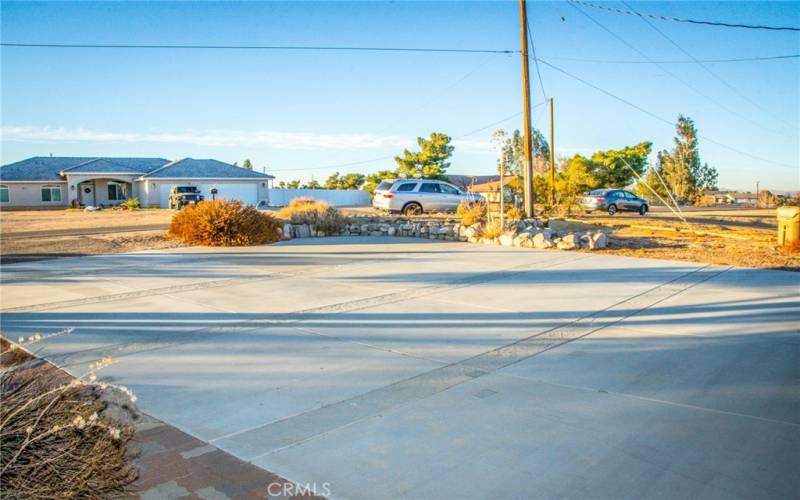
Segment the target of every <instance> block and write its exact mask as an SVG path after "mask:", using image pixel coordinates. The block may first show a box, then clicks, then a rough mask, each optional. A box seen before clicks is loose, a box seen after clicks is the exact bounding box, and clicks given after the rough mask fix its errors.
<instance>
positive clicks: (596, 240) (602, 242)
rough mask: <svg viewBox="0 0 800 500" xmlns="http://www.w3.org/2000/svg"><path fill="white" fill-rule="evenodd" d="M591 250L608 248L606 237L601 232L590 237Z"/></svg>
mask: <svg viewBox="0 0 800 500" xmlns="http://www.w3.org/2000/svg"><path fill="white" fill-rule="evenodd" d="M592 246H593V248H605V247H607V246H608V236H606V233H604V232H602V231H597V232H596V233H594V235H593V236H592Z"/></svg>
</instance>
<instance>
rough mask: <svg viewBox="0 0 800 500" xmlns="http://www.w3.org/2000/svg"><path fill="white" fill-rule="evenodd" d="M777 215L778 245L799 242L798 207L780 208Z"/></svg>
mask: <svg viewBox="0 0 800 500" xmlns="http://www.w3.org/2000/svg"><path fill="white" fill-rule="evenodd" d="M777 213H778V245H796V244H797V242H798V241H800V207H781V208H779V209H778V210H777Z"/></svg>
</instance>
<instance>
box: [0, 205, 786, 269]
mask: <svg viewBox="0 0 800 500" xmlns="http://www.w3.org/2000/svg"><path fill="white" fill-rule="evenodd" d="M342 212H343V213H344V214H345V215H349V216H378V215H382V214H381V213H380V212H378V211H376V210H375V209H373V208H372V207H357V208H344V209H342ZM173 215H174V211H172V210H159V209H147V210H136V211H115V210H104V211H101V212H81V211H69V210H57V211H56V210H47V211H45V210H40V211H34V210H30V211H11V212H0V236H2V238H0V262H2V263H4V264H8V263H13V262H24V261H31V260H40V259H43V258H58V257H71V256H81V255H97V254H109V253H120V252H133V251H138V250H148V249H162V248H173V247H177V246H180V245H179V244H177V243H175V242H173V241H171V240H169V239H167V237H166V235H165V230H166V228H167V226H168V224H169V221H170V220H171V218H172V216H173ZM684 216H685V218H686V219H687V220H688V224H686V223H684V222H683V221H681V220H680V219H679V218H678V217H676V216H675V215H673V214H672V213H671V212H669V211H668V210H666V209H663V208H655V209H654V210H653V212H651V213H649V214H647V216H644V217H642V216H640V215H638V214H627V213H621V214H617V215H616V216H614V217H610V216H608V215H607V214H591V215H583V216H579V217H578V216H576V217H571V218H568V220H570V221H571V222H572V223H573V224H574V225H575V226H574V227H575V229H576V230H580V229H585V228H593V227H596V228H603V229H605V230H609V231H611V232H612V236H611V238H610V240H609V247H608V248H607V249H605V250H603V251H604V252H607V253H612V254H619V255H628V256H632V257H645V258H655V259H666V260H685V261H691V262H704V263H709V264H722V265H735V266H745V267H759V268H767V269H783V270H791V271H800V252H797V251H794V252H790V251H788V250H787V249H784V248H778V247H777V245H776V241H775V237H776V226H777V222H776V219H775V211H774V210H772V209H746V210H737V209H723V210H720V209H698V208H692V207H689V208H685V209H684ZM425 217H430V216H429V215H426V216H425ZM159 226H162V227H163V229H160V228H159ZM93 231H101V232H102V234H88V233H90V232H93ZM34 232H38V233H39V234H36V233H34ZM48 232H49V234H48ZM69 233H75V234H69Z"/></svg>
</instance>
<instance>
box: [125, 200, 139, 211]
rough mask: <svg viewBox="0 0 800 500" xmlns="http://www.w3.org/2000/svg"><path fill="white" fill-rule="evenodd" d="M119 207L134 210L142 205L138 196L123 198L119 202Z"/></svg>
mask: <svg viewBox="0 0 800 500" xmlns="http://www.w3.org/2000/svg"><path fill="white" fill-rule="evenodd" d="M120 207H122V208H125V209H127V210H136V209H137V208H141V207H142V205H141V203H139V198H131V199H130V200H125V201H124V202H122V204H120Z"/></svg>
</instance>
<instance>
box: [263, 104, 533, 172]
mask: <svg viewBox="0 0 800 500" xmlns="http://www.w3.org/2000/svg"><path fill="white" fill-rule="evenodd" d="M543 104H544V102H540V103H538V104H535V105H533V107H532V108H531V109H535V108H537V107H539V106H541V105H543ZM521 114H522V111H518V112H516V113H514V114H511V115H508V116H506V117H505V118H501V119H499V120H497V121H495V122H492V123H490V124H488V125H484V126H482V127H481V128H477V129H475V130H471V131H469V132H467V133H465V134H461V135H459V136H456V137H452V140H454V141H457V140H459V139H463V138H465V137H469V136H471V135H475V134H477V133H479V132H483V131H484V130H487V129H490V128H492V127H494V126H497V125H499V124H501V123H504V122H507V121H508V120H511V119H512V118H516V117H518V116H519V115H521ZM394 157H395V155H388V156H380V157H378V158H371V159H369V160H361V161H354V162H349V163H336V164H331V165H325V166H320V167H306V168H275V169H271V170H269V172H296V171H306V170H326V169H331V168H343V167H353V166H357V165H364V164H366V163H372V162H376V161H383V160H390V159H393V158H394Z"/></svg>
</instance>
